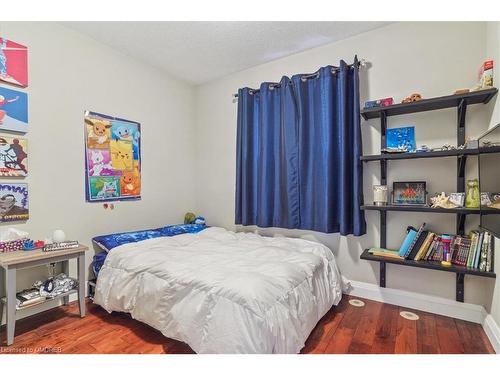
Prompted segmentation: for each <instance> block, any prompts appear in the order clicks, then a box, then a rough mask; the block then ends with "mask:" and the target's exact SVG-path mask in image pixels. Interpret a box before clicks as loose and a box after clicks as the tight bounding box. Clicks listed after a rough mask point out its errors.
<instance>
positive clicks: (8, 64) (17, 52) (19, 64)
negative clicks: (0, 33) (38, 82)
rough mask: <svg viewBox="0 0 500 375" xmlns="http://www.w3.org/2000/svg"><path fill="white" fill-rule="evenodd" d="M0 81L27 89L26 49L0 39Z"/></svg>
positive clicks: (20, 45)
mask: <svg viewBox="0 0 500 375" xmlns="http://www.w3.org/2000/svg"><path fill="white" fill-rule="evenodd" d="M0 81H3V82H6V83H10V84H12V85H16V86H20V87H28V48H27V47H26V46H23V45H22V44H19V43H16V42H13V41H11V40H8V39H5V38H1V37H0Z"/></svg>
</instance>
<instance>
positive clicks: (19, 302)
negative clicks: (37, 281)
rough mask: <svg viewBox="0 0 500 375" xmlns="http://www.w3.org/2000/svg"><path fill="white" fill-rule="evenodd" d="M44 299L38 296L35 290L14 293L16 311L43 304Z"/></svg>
mask: <svg viewBox="0 0 500 375" xmlns="http://www.w3.org/2000/svg"><path fill="white" fill-rule="evenodd" d="M45 300H46V297H44V296H42V295H40V291H39V290H38V289H37V288H30V289H25V290H22V291H20V292H18V293H16V309H21V308H23V307H28V306H32V305H37V304H39V303H41V302H44V301H45Z"/></svg>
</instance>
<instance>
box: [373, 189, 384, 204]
mask: <svg viewBox="0 0 500 375" xmlns="http://www.w3.org/2000/svg"><path fill="white" fill-rule="evenodd" d="M373 204H374V205H375V206H385V205H386V204H387V185H373Z"/></svg>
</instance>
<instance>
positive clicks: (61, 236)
mask: <svg viewBox="0 0 500 375" xmlns="http://www.w3.org/2000/svg"><path fill="white" fill-rule="evenodd" d="M65 240H66V233H64V231H63V230H62V229H56V230H55V231H54V233H53V234H52V241H54V242H63V241H65Z"/></svg>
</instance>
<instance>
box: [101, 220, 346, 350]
mask: <svg viewBox="0 0 500 375" xmlns="http://www.w3.org/2000/svg"><path fill="white" fill-rule="evenodd" d="M341 296H342V278H341V275H340V272H339V270H338V268H337V265H336V263H335V258H334V256H333V254H332V252H331V251H330V250H329V249H328V248H327V247H325V246H324V245H322V244H320V243H317V242H312V241H306V240H303V239H294V238H284V237H277V238H271V237H262V236H259V235H256V234H253V233H234V232H230V231H227V230H225V229H223V228H208V229H205V230H203V231H201V232H198V233H194V234H180V235H177V236H173V237H159V238H152V239H148V240H144V241H140V242H135V243H128V244H124V245H121V246H118V247H116V248H114V249H113V251H111V252H110V253H109V254H108V256H107V257H106V260H105V262H104V265H103V267H102V268H101V270H100V272H99V276H98V279H97V285H96V293H95V299H94V301H95V303H97V304H99V305H101V306H102V307H103V308H104V309H106V310H107V311H108V312H112V311H123V312H128V313H130V314H131V315H132V317H133V318H134V319H137V320H139V321H142V322H144V323H146V324H148V325H150V326H152V327H154V328H156V329H158V330H159V331H161V332H162V333H163V335H165V336H167V337H170V338H173V339H177V340H180V341H183V342H186V343H187V344H188V345H189V346H190V347H191V348H192V349H193V350H194V351H195V352H197V353H298V352H299V351H300V350H301V348H302V347H303V346H304V343H305V341H306V339H307V337H308V336H309V334H310V333H311V331H312V329H313V328H314V326H315V325H316V323H317V322H318V321H319V319H321V317H322V316H323V315H324V314H325V313H326V312H327V311H328V310H329V309H330V308H331V306H332V305H334V304H338V302H339V301H340V299H341Z"/></svg>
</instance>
